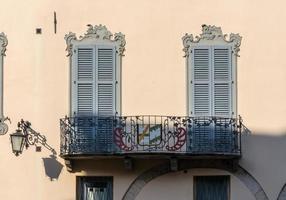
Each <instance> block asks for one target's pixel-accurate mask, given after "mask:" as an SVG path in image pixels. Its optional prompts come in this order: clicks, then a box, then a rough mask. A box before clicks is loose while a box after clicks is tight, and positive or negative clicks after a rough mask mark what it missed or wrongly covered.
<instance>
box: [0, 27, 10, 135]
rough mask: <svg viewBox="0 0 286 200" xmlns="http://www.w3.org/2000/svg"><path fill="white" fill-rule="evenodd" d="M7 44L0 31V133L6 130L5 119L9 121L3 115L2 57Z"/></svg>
mask: <svg viewBox="0 0 286 200" xmlns="http://www.w3.org/2000/svg"><path fill="white" fill-rule="evenodd" d="M7 45H8V39H7V36H6V35H5V34H4V33H3V32H2V33H0V54H1V62H0V68H1V69H0V71H1V73H0V79H1V80H0V81H1V88H0V100H1V101H0V104H1V105H0V135H5V134H6V133H7V132H8V125H7V124H6V123H5V121H7V120H8V121H10V119H9V118H8V117H4V114H3V57H4V56H5V55H6V54H5V52H6V47H7Z"/></svg>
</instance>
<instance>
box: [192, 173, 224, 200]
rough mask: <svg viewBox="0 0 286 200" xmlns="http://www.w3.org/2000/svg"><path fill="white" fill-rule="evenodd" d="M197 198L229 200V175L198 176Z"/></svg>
mask: <svg viewBox="0 0 286 200" xmlns="http://www.w3.org/2000/svg"><path fill="white" fill-rule="evenodd" d="M194 181H195V182H194V193H195V200H229V176H197V177H195V179H194Z"/></svg>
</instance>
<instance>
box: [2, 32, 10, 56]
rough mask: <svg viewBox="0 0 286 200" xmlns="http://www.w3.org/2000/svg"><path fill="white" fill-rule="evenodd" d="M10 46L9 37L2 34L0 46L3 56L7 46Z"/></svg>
mask: <svg viewBox="0 0 286 200" xmlns="http://www.w3.org/2000/svg"><path fill="white" fill-rule="evenodd" d="M7 45H8V40H7V36H6V35H5V34H4V33H0V46H1V51H0V52H1V55H2V56H5V52H6V46H7Z"/></svg>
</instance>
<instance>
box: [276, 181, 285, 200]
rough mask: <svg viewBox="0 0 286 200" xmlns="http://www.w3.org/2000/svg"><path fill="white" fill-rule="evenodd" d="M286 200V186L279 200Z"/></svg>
mask: <svg viewBox="0 0 286 200" xmlns="http://www.w3.org/2000/svg"><path fill="white" fill-rule="evenodd" d="M285 199H286V184H285V185H284V186H283V188H282V189H281V191H280V193H279V196H278V198H277V200H285Z"/></svg>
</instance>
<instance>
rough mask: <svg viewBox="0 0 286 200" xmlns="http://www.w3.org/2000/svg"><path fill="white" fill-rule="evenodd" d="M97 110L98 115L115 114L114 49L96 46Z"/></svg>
mask: <svg viewBox="0 0 286 200" xmlns="http://www.w3.org/2000/svg"><path fill="white" fill-rule="evenodd" d="M96 55H97V56H96V66H97V112H98V115H99V116H113V115H115V112H116V111H115V49H114V48H113V47H108V46H102V47H101V46H99V47H97V48H96Z"/></svg>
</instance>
